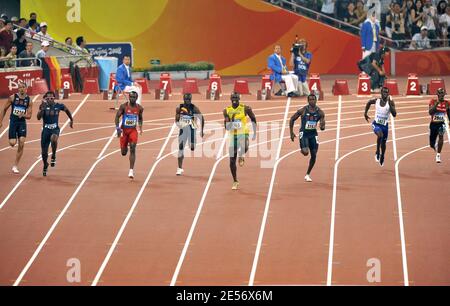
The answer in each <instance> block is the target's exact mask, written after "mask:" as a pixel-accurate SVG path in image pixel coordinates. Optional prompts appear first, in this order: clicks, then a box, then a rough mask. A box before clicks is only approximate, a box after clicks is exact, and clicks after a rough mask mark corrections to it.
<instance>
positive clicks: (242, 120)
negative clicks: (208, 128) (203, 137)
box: [223, 93, 256, 190]
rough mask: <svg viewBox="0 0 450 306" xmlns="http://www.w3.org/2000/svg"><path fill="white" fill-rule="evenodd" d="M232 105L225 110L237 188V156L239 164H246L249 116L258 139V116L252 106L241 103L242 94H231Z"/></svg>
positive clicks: (235, 187) (254, 134) (254, 137)
mask: <svg viewBox="0 0 450 306" xmlns="http://www.w3.org/2000/svg"><path fill="white" fill-rule="evenodd" d="M230 99H231V106H228V107H227V108H225V109H224V110H223V116H224V118H225V129H226V130H227V131H228V132H229V135H230V152H229V153H230V170H231V175H232V176H233V187H232V188H231V189H233V190H237V189H238V187H239V182H238V180H237V167H236V158H237V157H239V166H241V167H242V166H243V165H244V155H245V153H247V151H248V146H249V140H248V135H249V131H248V127H247V116H248V117H249V118H250V120H251V121H252V126H253V138H252V140H255V139H256V117H255V114H254V113H253V111H252V109H251V107H250V106H247V105H244V104H241V103H240V95H239V94H238V93H232V94H231V97H230Z"/></svg>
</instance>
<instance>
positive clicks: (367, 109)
mask: <svg viewBox="0 0 450 306" xmlns="http://www.w3.org/2000/svg"><path fill="white" fill-rule="evenodd" d="M376 101H377V100H376V99H371V100H369V101H368V102H367V104H366V110H365V111H364V119H366V121H367V122H369V120H370V117H369V116H368V115H367V112H368V111H369V109H370V106H371V105H374V104H375V102H376Z"/></svg>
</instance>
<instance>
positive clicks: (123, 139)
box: [120, 130, 128, 156]
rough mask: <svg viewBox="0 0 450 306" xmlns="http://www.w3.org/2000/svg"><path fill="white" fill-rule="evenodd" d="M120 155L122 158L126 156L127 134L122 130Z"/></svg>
mask: <svg viewBox="0 0 450 306" xmlns="http://www.w3.org/2000/svg"><path fill="white" fill-rule="evenodd" d="M120 153H121V154H122V156H126V155H127V154H128V134H127V132H126V131H125V130H122V136H120Z"/></svg>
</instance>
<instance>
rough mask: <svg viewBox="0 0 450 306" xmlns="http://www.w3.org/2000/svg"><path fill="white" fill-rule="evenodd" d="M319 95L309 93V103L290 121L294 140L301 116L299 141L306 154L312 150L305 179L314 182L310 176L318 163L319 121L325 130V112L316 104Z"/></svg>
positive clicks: (303, 152) (321, 127) (302, 150)
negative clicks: (296, 125)
mask: <svg viewBox="0 0 450 306" xmlns="http://www.w3.org/2000/svg"><path fill="white" fill-rule="evenodd" d="M316 103H317V97H316V95H314V94H310V95H308V105H306V106H304V107H302V108H301V109H299V110H298V111H297V112H296V113H295V114H294V115H293V116H292V117H291V120H290V122H289V128H290V131H291V140H292V141H294V139H295V137H296V135H295V133H294V124H295V121H296V120H297V119H298V118H300V117H301V125H300V133H299V136H298V137H299V142H300V149H301V152H302V154H303V155H304V156H307V155H308V154H309V152H311V158H310V160H309V166H308V171H307V172H306V176H305V181H307V182H312V179H311V177H310V174H311V171H312V169H313V167H314V164H315V163H316V157H317V151H318V150H319V136H318V134H317V123H320V130H321V131H323V130H325V113H324V112H323V111H322V110H321V109H320V108H319V107H318V106H317V105H316Z"/></svg>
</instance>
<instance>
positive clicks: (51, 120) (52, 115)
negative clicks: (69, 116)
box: [42, 102, 66, 129]
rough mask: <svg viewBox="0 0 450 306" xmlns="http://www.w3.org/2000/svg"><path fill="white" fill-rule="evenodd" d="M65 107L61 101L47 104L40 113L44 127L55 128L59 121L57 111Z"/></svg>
mask: <svg viewBox="0 0 450 306" xmlns="http://www.w3.org/2000/svg"><path fill="white" fill-rule="evenodd" d="M65 108H66V107H65V106H64V104H61V103H56V102H55V103H54V104H53V105H47V106H46V107H45V108H44V112H43V114H42V122H43V125H44V128H47V129H55V128H57V127H58V121H59V112H60V111H64V109H65Z"/></svg>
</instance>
